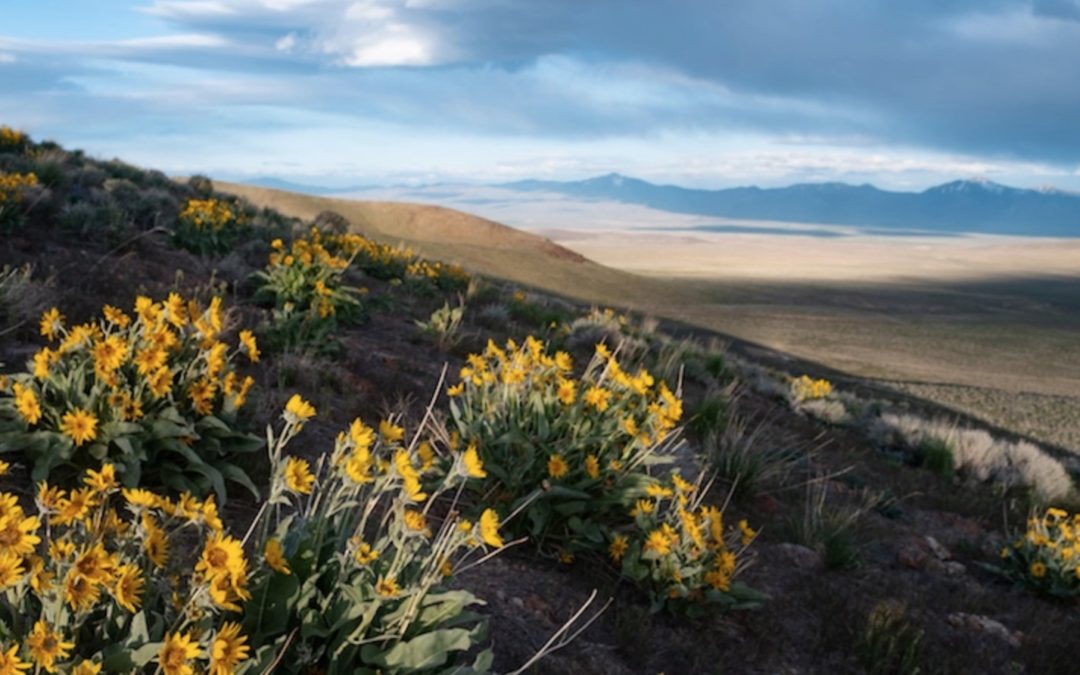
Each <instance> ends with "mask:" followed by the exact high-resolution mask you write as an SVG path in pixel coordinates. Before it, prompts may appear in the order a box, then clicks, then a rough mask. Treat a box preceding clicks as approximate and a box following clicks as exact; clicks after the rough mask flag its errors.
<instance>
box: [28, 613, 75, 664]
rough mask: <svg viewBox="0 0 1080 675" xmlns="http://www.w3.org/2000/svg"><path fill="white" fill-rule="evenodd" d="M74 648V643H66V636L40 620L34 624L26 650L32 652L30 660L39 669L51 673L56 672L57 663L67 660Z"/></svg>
mask: <svg viewBox="0 0 1080 675" xmlns="http://www.w3.org/2000/svg"><path fill="white" fill-rule="evenodd" d="M74 646H75V643H74V642H64V636H63V635H62V634H61V633H59V632H58V631H54V630H51V629H50V628H49V624H47V623H45V621H44V620H43V619H39V620H38V621H37V622H36V623H35V624H34V630H32V631H30V634H29V635H27V636H26V648H27V649H29V650H30V658H32V659H33V660H34V663H35V664H36V665H37V666H38V667H39V668H44V669H45V671H46V672H49V673H55V672H56V662H57V661H63V660H64V659H65V658H67V655H68V653H69V652H70V650H71V649H72V648H73V647H74Z"/></svg>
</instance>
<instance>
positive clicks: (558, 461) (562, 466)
mask: <svg viewBox="0 0 1080 675" xmlns="http://www.w3.org/2000/svg"><path fill="white" fill-rule="evenodd" d="M569 471H570V467H569V465H567V463H566V460H565V459H563V456H562V455H560V454H557V453H556V454H553V455H551V456H550V457H548V475H549V476H551V477H552V478H562V477H563V476H565V475H566V474H567V473H568V472H569Z"/></svg>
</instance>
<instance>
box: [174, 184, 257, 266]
mask: <svg viewBox="0 0 1080 675" xmlns="http://www.w3.org/2000/svg"><path fill="white" fill-rule="evenodd" d="M248 231H249V228H248V220H247V216H246V215H245V214H244V213H243V211H242V210H241V209H240V207H239V205H237V204H230V203H229V202H226V201H223V200H220V199H216V198H214V197H208V198H206V199H189V200H188V202H187V204H185V205H184V208H183V210H181V211H180V216H179V219H178V222H177V225H176V232H175V234H174V235H173V240H174V241H175V242H176V245H177V246H180V247H181V248H185V249H187V250H189V251H191V252H192V253H198V254H200V255H222V254H224V253H228V252H229V251H230V250H232V248H233V247H234V246H236V244H237V242H239V241H240V240H241V237H242V236H243V235H244V234H246V233H247V232H248Z"/></svg>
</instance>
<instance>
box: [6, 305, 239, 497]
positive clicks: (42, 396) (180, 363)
mask: <svg viewBox="0 0 1080 675" xmlns="http://www.w3.org/2000/svg"><path fill="white" fill-rule="evenodd" d="M224 323H225V319H224V311H223V309H222V303H221V299H220V298H216V297H215V298H214V299H213V300H212V301H211V302H210V304H209V306H208V307H205V308H204V307H201V306H200V305H199V304H198V303H196V302H195V301H186V302H185V301H184V299H183V298H181V297H180V296H179V295H177V294H175V293H173V294H170V295H169V298H168V299H167V300H166V301H164V302H153V301H152V300H151V299H150V298H147V297H139V298H137V299H136V301H135V317H134V318H132V317H130V316H129V315H127V314H125V313H124V312H123V311H121V310H119V309H117V308H115V307H110V306H107V305H106V306H105V307H104V309H103V312H102V317H101V318H99V319H97V320H95V321H91V322H88V323H84V324H81V325H78V326H74V327H71V328H70V329H69V328H67V327H65V326H64V317H63V316H61V314H60V312H59V310H57V309H56V308H53V309H50V310H49V311H47V312H45V314H44V315H43V316H42V319H41V334H42V336H43V337H45V338H47V339H48V340H49V343H50V346H45V347H42V348H41V349H40V350H39V351H38V352H37V353H36V354H35V355H34V357H33V359H31V361H30V362H29V363H28V364H27V367H28V372H24V373H19V374H16V375H13V376H11V377H10V378H5V382H4V387H3V392H2V395H0V444H2V447H3V449H4V450H6V451H13V450H19V451H22V452H24V453H25V454H26V455H27V456H28V457H29V458H30V460H31V461H32V462H33V478H34V480H42V479H44V478H46V477H47V476H48V475H49V474H50V473H51V472H52V471H53V470H54V469H56V468H58V467H60V466H63V465H76V466H88V465H93V464H96V463H99V462H102V461H105V460H108V461H111V462H114V463H115V464H116V466H117V469H118V470H119V471H120V474H121V478H122V480H123V482H124V484H125V485H127V486H129V487H130V486H135V485H138V484H140V483H143V482H145V483H150V484H159V485H160V484H164V485H168V486H170V487H173V488H175V489H177V490H190V491H192V492H195V493H197V494H203V493H206V492H207V491H208V490H210V489H213V490H215V491H216V492H217V493H218V495H219V496H220V497H222V498H224V496H225V482H226V480H230V481H234V482H238V483H240V484H242V485H244V486H245V487H247V488H248V489H249V490H251V491H252V492H253V493H255V492H256V490H255V487H254V485H253V484H252V483H251V480H250V479H249V478H248V476H247V475H246V474H245V473H244V472H243V471H242V470H241V469H239V468H238V467H237V466H236V465H234V464H232V463H231V460H233V459H235V457H236V456H237V454H239V453H244V452H250V451H252V450H255V449H257V448H258V447H259V446H260V441H259V440H258V439H257V438H253V437H251V436H248V435H245V434H242V433H240V432H239V431H238V430H237V428H236V412H237V410H238V409H239V408H240V407H241V406H242V405H243V404H244V401H245V399H246V397H247V395H248V391H249V389H250V388H251V386H252V384H253V383H254V380H253V379H252V378H251V377H250V376H248V377H245V378H241V377H240V375H239V374H238V372H237V370H236V368H235V367H234V365H233V360H234V357H235V356H236V354H238V353H239V352H241V351H242V352H245V353H246V354H247V358H248V359H249V360H252V361H254V360H256V359H257V358H258V348H257V346H256V344H255V340H254V338H253V337H252V336H251V335H250V333H248V332H246V331H245V332H241V336H240V342H241V344H240V346H239V347H238V348H236V349H233V350H230V348H229V346H228V345H227V344H226V343H224V342H222V341H221V340H220V336H221V334H222V331H223V330H224V329H225V325H224Z"/></svg>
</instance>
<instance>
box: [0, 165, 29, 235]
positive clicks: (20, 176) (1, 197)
mask: <svg viewBox="0 0 1080 675" xmlns="http://www.w3.org/2000/svg"><path fill="white" fill-rule="evenodd" d="M38 185H39V183H38V177H37V175H36V174H34V173H17V172H13V173H4V172H3V171H0V232H11V231H14V230H17V229H19V228H20V227H21V226H22V225H23V221H24V216H25V214H26V205H25V203H24V202H25V201H26V194H27V192H29V191H30V190H32V189H34V188H36V187H37V186H38Z"/></svg>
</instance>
